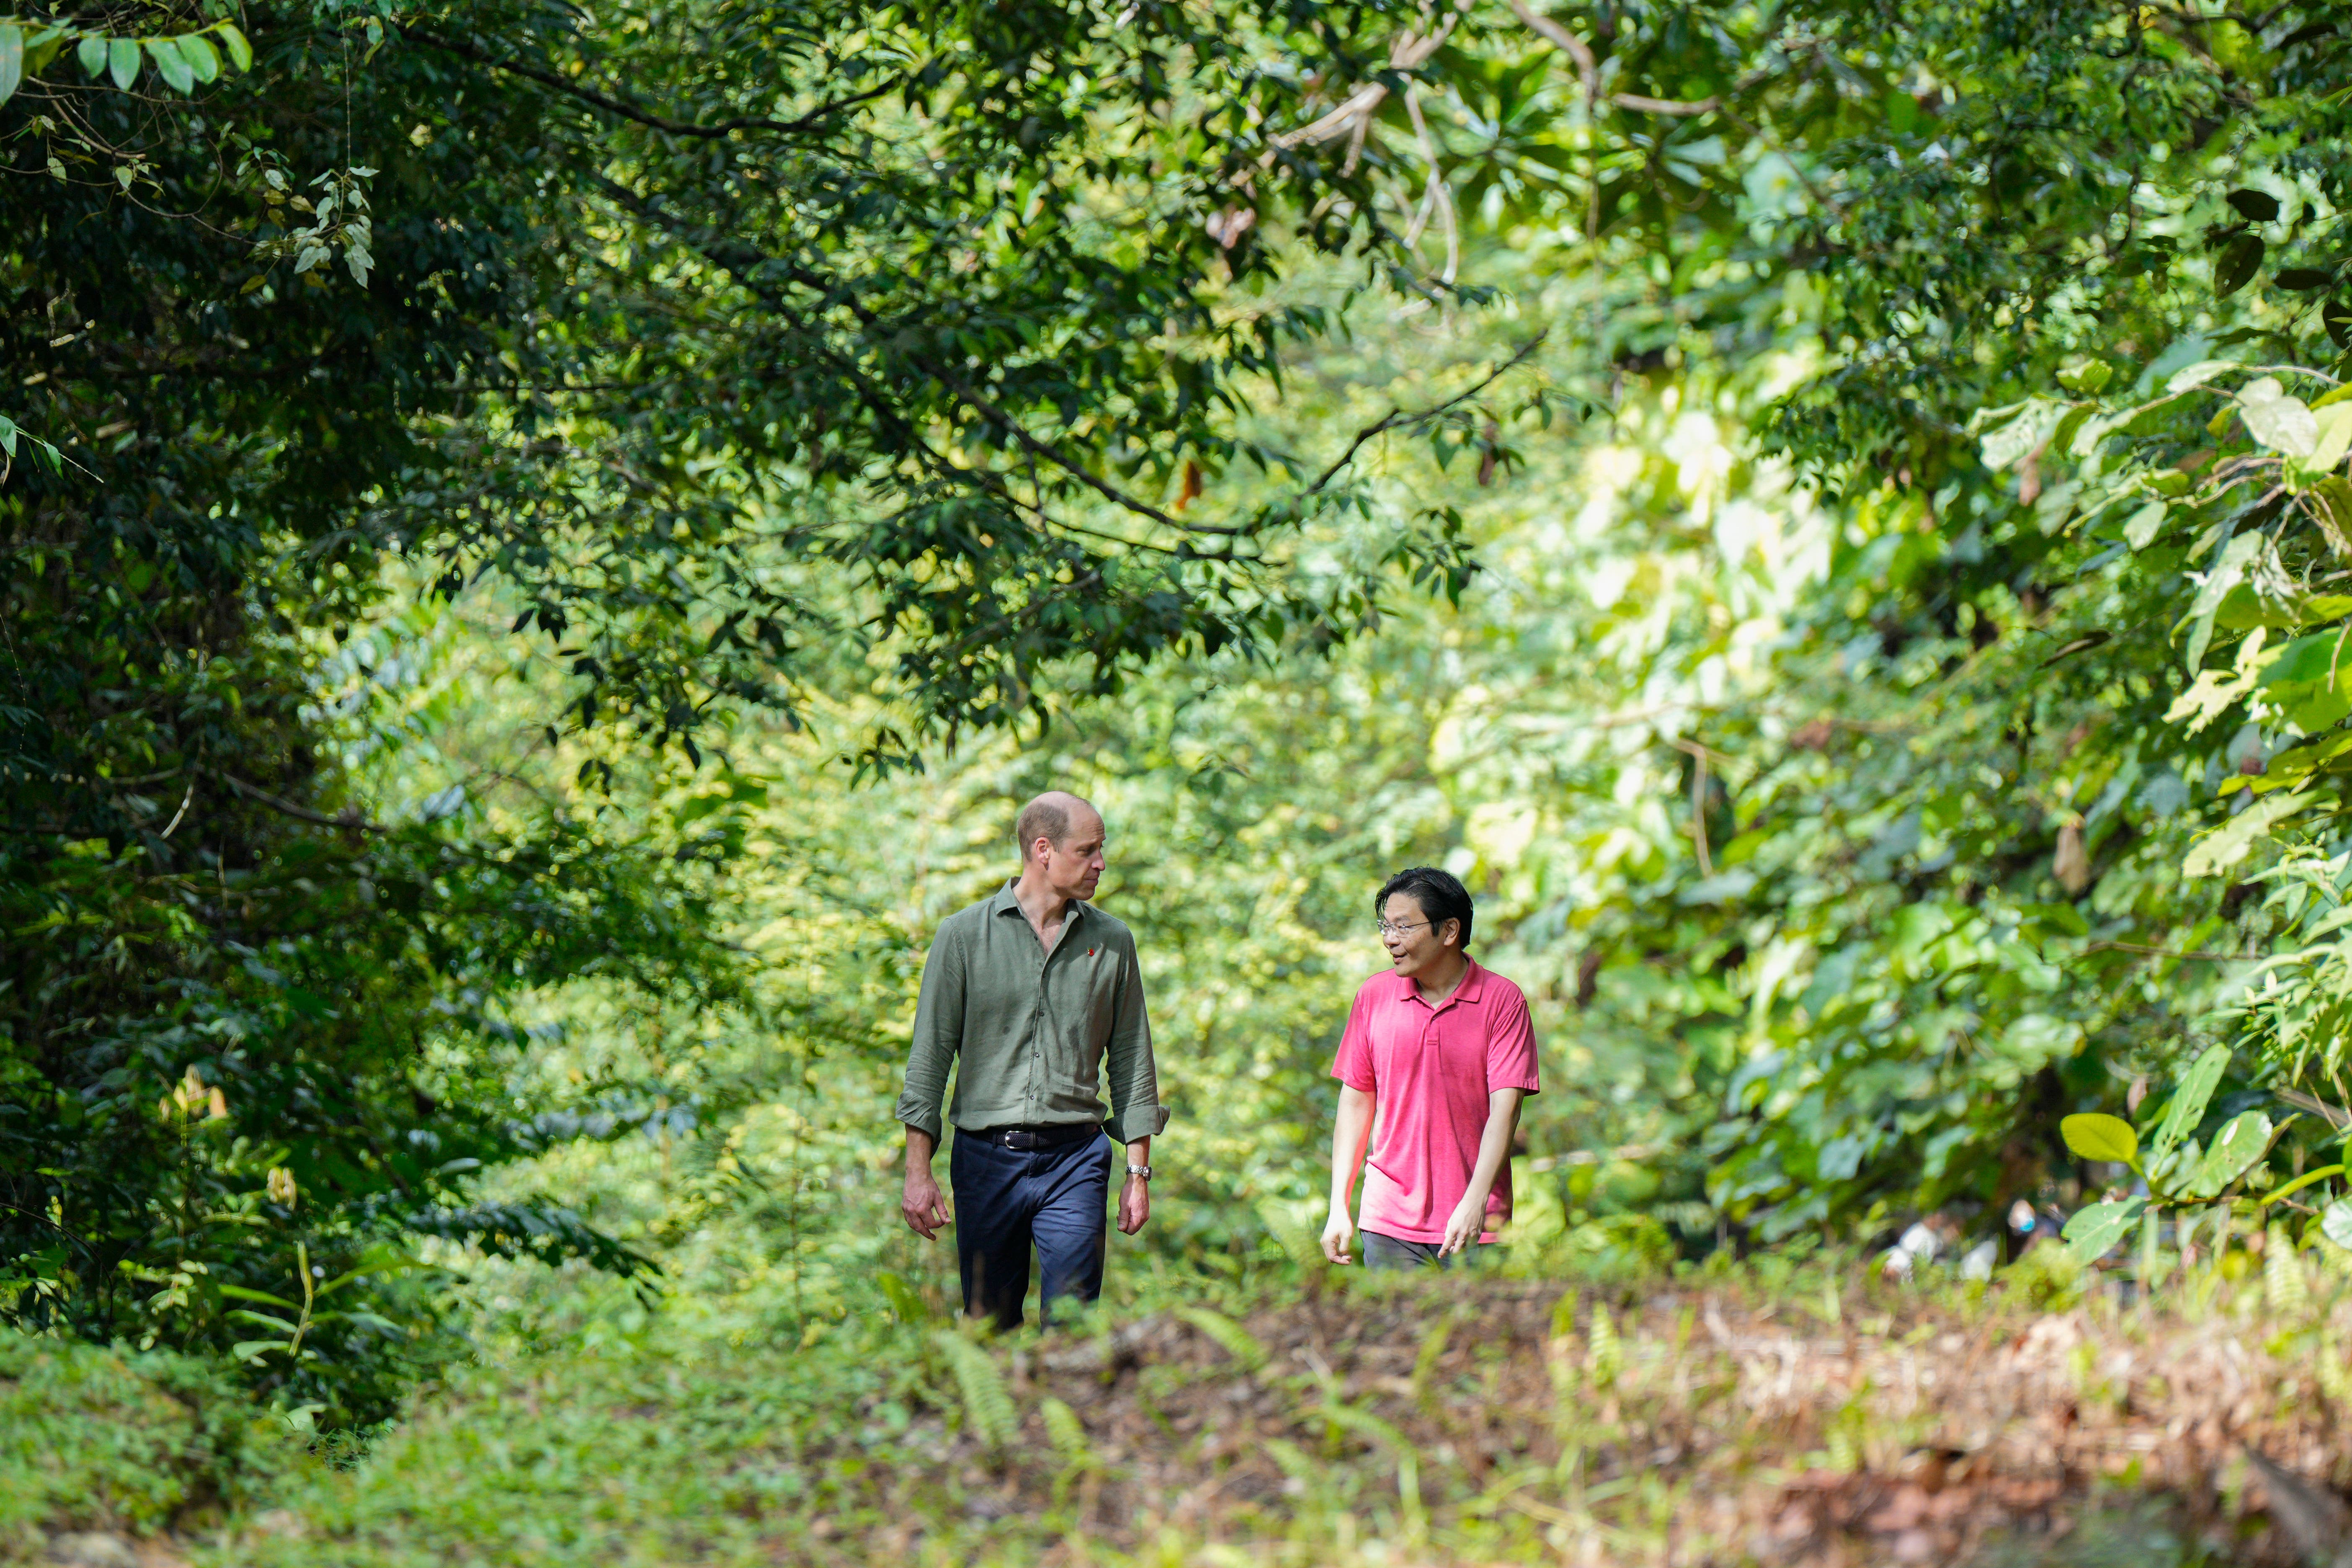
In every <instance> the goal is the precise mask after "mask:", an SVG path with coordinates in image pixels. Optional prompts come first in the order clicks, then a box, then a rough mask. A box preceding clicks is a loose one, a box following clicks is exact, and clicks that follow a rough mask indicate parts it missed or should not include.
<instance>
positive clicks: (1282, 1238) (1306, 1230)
mask: <svg viewBox="0 0 2352 1568" xmlns="http://www.w3.org/2000/svg"><path fill="white" fill-rule="evenodd" d="M1257 1217H1258V1223H1259V1224H1261V1225H1263V1226H1265V1228H1266V1234H1267V1235H1269V1236H1271V1237H1274V1239H1275V1240H1276V1241H1277V1242H1279V1243H1281V1245H1282V1250H1283V1251H1285V1252H1286V1253H1288V1254H1290V1260H1291V1261H1292V1262H1293V1263H1296V1264H1297V1265H1298V1267H1300V1268H1313V1267H1315V1266H1316V1265H1317V1264H1318V1263H1320V1262H1322V1261H1323V1238H1322V1237H1320V1236H1318V1235H1317V1234H1316V1230H1315V1227H1314V1226H1310V1225H1308V1224H1307V1223H1306V1222H1305V1221H1304V1220H1302V1219H1300V1218H1299V1217H1298V1215H1296V1214H1294V1213H1293V1212H1292V1211H1291V1208H1290V1205H1287V1204H1285V1203H1282V1202H1280V1201H1278V1200H1276V1199H1274V1198H1260V1199H1259V1200H1258V1204H1257Z"/></svg>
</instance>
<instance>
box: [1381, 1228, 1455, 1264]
mask: <svg viewBox="0 0 2352 1568" xmlns="http://www.w3.org/2000/svg"><path fill="white" fill-rule="evenodd" d="M1356 1239H1357V1240H1359V1241H1360V1242H1362V1243H1363V1245H1364V1267H1365V1268H1371V1269H1391V1268H1454V1266H1455V1265H1457V1264H1459V1265H1460V1266H1461V1267H1463V1268H1475V1267H1476V1264H1475V1258H1477V1256H1478V1244H1477V1243H1476V1242H1475V1241H1474V1242H1472V1243H1471V1244H1470V1246H1469V1247H1468V1249H1467V1250H1465V1251H1463V1252H1459V1253H1456V1254H1455V1255H1454V1256H1453V1257H1452V1258H1440V1257H1439V1256H1438V1255H1437V1243H1435V1242H1433V1241H1406V1240H1405V1239H1403V1238H1402V1237H1394V1236H1382V1235H1381V1233H1380V1232H1379V1231H1377V1230H1360V1231H1358V1232H1357V1233H1356Z"/></svg>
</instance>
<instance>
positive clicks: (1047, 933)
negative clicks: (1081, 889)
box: [1013, 866, 1072, 947]
mask: <svg viewBox="0 0 2352 1568" xmlns="http://www.w3.org/2000/svg"><path fill="white" fill-rule="evenodd" d="M1013 902H1014V903H1016V904H1019V905H1020V906H1021V912H1022V913H1023V914H1024V915H1026V916H1027V917H1028V918H1029V929H1030V930H1031V931H1035V932H1036V933H1037V940H1038V941H1039V942H1044V943H1045V945H1046V946H1047V947H1051V946H1053V945H1054V938H1055V936H1056V935H1058V934H1059V933H1060V931H1061V929H1062V924H1063V922H1064V921H1066V920H1068V919H1069V914H1070V904H1071V902H1072V900H1069V899H1067V898H1065V897H1064V896H1063V895H1061V894H1060V893H1057V892H1055V891H1054V889H1052V888H1050V887H1048V886H1046V885H1045V878H1044V877H1043V876H1041V875H1040V874H1039V873H1038V871H1037V868H1035V867H1034V866H1030V867H1024V868H1023V869H1022V872H1021V879H1020V880H1019V881H1017V882H1015V883H1013Z"/></svg>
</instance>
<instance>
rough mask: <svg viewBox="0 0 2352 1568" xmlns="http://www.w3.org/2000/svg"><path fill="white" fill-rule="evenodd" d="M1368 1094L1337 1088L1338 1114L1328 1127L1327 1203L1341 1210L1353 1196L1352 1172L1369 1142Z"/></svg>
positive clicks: (1370, 1110) (1370, 1114)
mask: <svg viewBox="0 0 2352 1568" xmlns="http://www.w3.org/2000/svg"><path fill="white" fill-rule="evenodd" d="M1371 1131H1372V1097H1371V1096H1370V1095H1369V1094H1367V1093H1365V1092H1364V1091H1363V1090H1362V1089H1340V1091H1339V1116H1338V1118H1337V1119H1336V1120H1335V1121H1334V1122H1333V1123H1332V1127H1331V1206H1332V1208H1334V1209H1335V1210H1345V1209H1346V1208H1347V1207H1348V1205H1349V1201H1350V1200H1351V1199H1352V1198H1353V1197H1354V1196H1355V1192H1356V1173H1357V1172H1358V1171H1360V1170H1361V1169H1362V1168H1363V1163H1364V1147H1365V1145H1366V1144H1368V1143H1370V1142H1371Z"/></svg>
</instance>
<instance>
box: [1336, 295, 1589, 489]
mask: <svg viewBox="0 0 2352 1568" xmlns="http://www.w3.org/2000/svg"><path fill="white" fill-rule="evenodd" d="M1549 336H1551V329H1549V327H1547V328H1546V329H1544V330H1543V331H1540V332H1538V333H1537V334H1536V335H1535V336H1534V337H1531V338H1529V339H1528V341H1527V342H1524V343H1521V344H1520V345H1519V348H1518V352H1517V353H1514V354H1513V355H1511V357H1510V358H1508V359H1507V360H1505V361H1504V362H1503V363H1500V364H1498V365H1496V367H1495V368H1494V369H1492V370H1490V371H1488V372H1487V373H1486V374H1485V375H1483V376H1481V377H1479V378H1478V382H1477V384H1475V385H1474V386H1472V387H1470V388H1468V389H1467V390H1465V391H1463V392H1458V393H1456V394H1454V395H1453V396H1452V397H1449V398H1447V399H1446V400H1445V401H1444V402H1443V403H1441V404H1438V405H1436V406H1435V407H1433V408H1423V409H1420V410H1417V411H1416V412H1414V413H1412V414H1408V413H1406V412H1405V411H1404V410H1403V409H1402V408H1391V409H1390V410H1389V412H1388V413H1387V415H1386V416H1383V417H1381V418H1379V419H1376V420H1374V421H1372V423H1370V425H1367V426H1364V427H1363V428H1362V429H1360V430H1359V431H1357V432H1356V438H1355V439H1354V440H1352V441H1350V442H1349V443H1348V449H1347V450H1346V451H1344V452H1341V453H1340V454H1339V456H1338V457H1336V458H1332V459H1331V466H1330V467H1329V468H1325V469H1324V470H1323V471H1322V472H1321V473H1320V474H1318V475H1317V476H1316V477H1315V482H1314V483H1313V484H1311V485H1308V486H1307V494H1308V495H1313V494H1315V493H1316V492H1317V491H1318V490H1320V489H1322V488H1323V487H1324V486H1325V485H1328V484H1329V483H1330V482H1331V480H1332V479H1333V478H1334V477H1335V476H1337V475H1338V473H1339V470H1340V469H1342V468H1346V467H1347V466H1348V465H1349V463H1351V462H1353V461H1354V460H1355V457H1356V454H1357V453H1358V452H1360V451H1361V450H1362V449H1363V446H1364V443H1365V442H1367V441H1369V440H1370V439H1371V438H1372V437H1375V436H1378V435H1381V433H1383V432H1385V431H1389V430H1394V429H1396V428H1398V427H1399V426H1405V425H1417V424H1419V423H1421V422H1422V421H1423V420H1424V419H1434V418H1436V417H1437V416H1439V415H1441V414H1444V413H1445V412H1446V411H1448V410H1449V409H1453V408H1457V407H1459V406H1461V405H1463V404H1465V403H1467V402H1469V401H1470V400H1471V399H1472V398H1474V397H1475V396H1477V395H1479V394H1480V393H1482V392H1484V391H1486V389H1487V388H1488V387H1490V386H1492V385H1494V384H1495V383H1496V382H1497V381H1499V380H1501V379H1502V378H1503V376H1505V375H1506V374H1508V373H1510V372H1511V371H1514V370H1517V368H1518V367H1519V366H1520V365H1521V364H1523V363H1526V361H1527V358H1528V355H1530V354H1532V353H1535V352H1536V350H1537V349H1538V348H1540V347H1541V346H1542V345H1543V341H1544V340H1545V339H1546V338H1548V337H1549Z"/></svg>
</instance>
